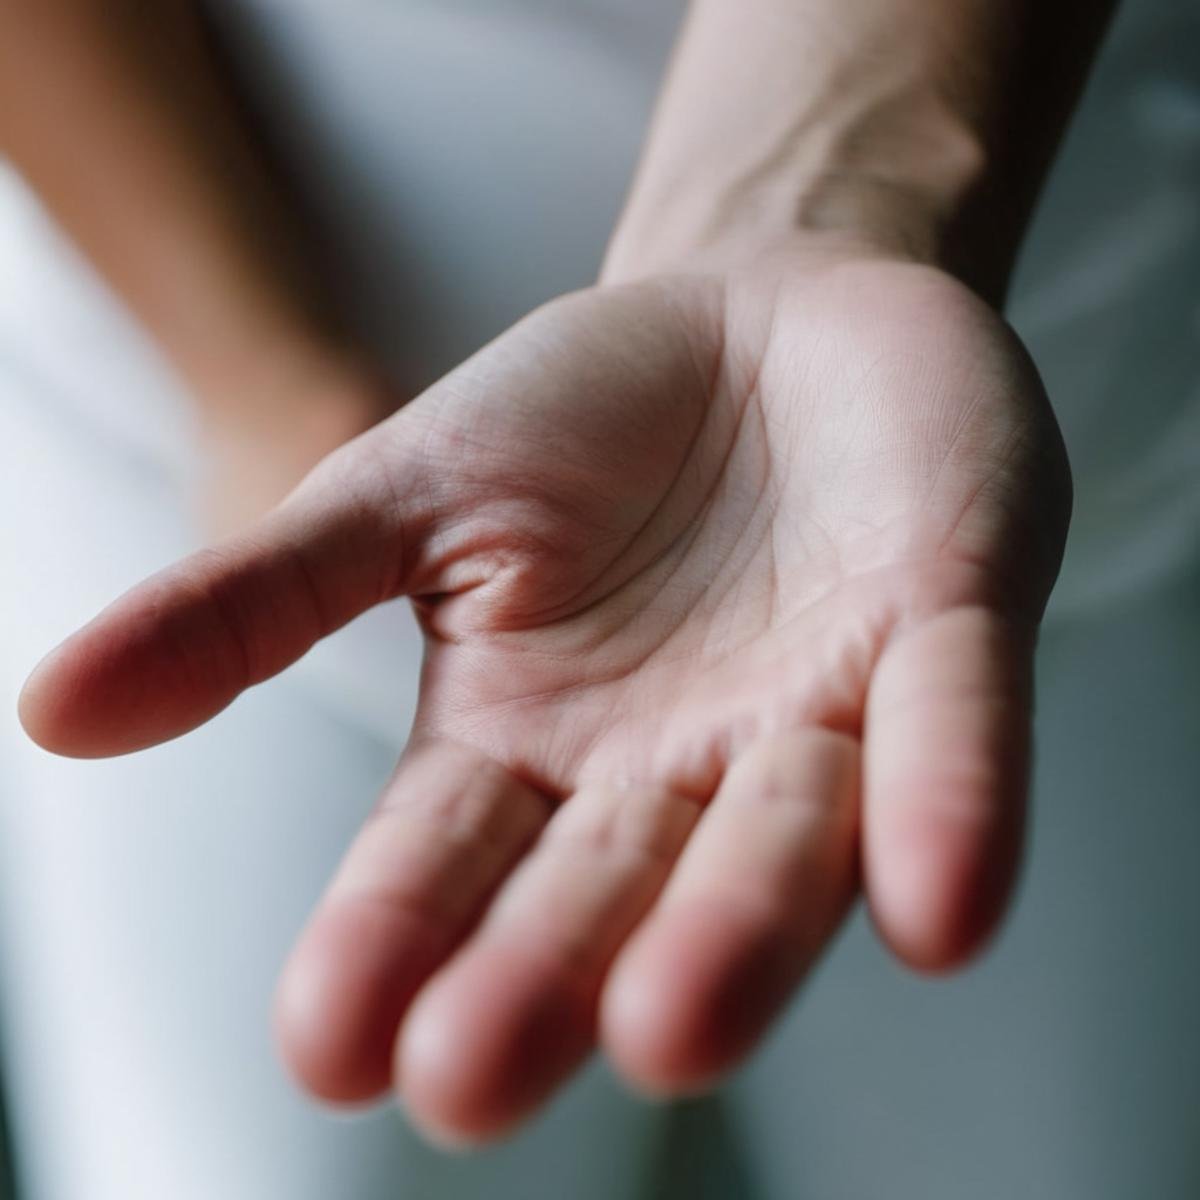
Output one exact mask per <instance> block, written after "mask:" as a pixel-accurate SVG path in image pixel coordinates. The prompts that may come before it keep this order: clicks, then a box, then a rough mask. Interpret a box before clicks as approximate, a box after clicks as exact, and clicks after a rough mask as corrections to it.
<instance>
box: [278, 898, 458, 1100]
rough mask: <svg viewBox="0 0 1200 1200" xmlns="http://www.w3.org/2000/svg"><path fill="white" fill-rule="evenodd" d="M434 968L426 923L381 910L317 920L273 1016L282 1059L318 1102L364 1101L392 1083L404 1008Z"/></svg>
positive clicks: (348, 907) (287, 971)
mask: <svg viewBox="0 0 1200 1200" xmlns="http://www.w3.org/2000/svg"><path fill="white" fill-rule="evenodd" d="M433 962H434V947H433V946H432V945H430V944H429V941H428V938H427V937H426V936H425V933H424V930H423V929H422V928H421V927H420V925H419V923H417V922H415V921H412V920H406V919H405V916H404V914H403V913H400V912H389V911H388V910H387V909H386V908H385V907H384V906H382V905H371V904H366V903H363V904H348V903H342V904H340V905H338V906H336V907H333V908H330V909H328V910H326V911H324V912H320V913H318V915H317V916H316V917H315V918H314V919H313V921H312V923H311V924H310V926H309V927H308V929H307V930H306V931H305V932H304V934H303V936H302V937H301V939H300V941H299V942H298V944H297V946H296V948H295V950H294V951H293V952H292V955H291V957H290V958H289V960H288V962H287V965H286V966H285V968H284V971H283V973H282V975H281V977H280V981H279V985H278V987H277V989H276V994H275V1007H274V1013H273V1019H274V1027H275V1036H276V1041H277V1044H278V1047H279V1051H280V1055H281V1057H282V1059H283V1061H284V1063H285V1064H286V1066H287V1067H288V1070H289V1071H290V1073H291V1074H292V1076H293V1077H294V1078H295V1079H296V1081H297V1082H298V1083H299V1084H300V1085H301V1086H302V1087H303V1088H304V1090H305V1091H307V1092H309V1093H310V1094H311V1095H312V1096H314V1097H316V1098H317V1099H319V1100H322V1101H325V1102H327V1103H330V1104H359V1103H363V1102H367V1101H371V1100H374V1099H377V1098H378V1097H379V1096H380V1095H382V1094H384V1093H385V1092H386V1091H387V1090H388V1088H389V1087H390V1086H391V1082H392V1079H391V1066H392V1064H391V1049H392V1043H393V1041H394V1039H395V1035H396V1030H397V1027H398V1026H399V1024H400V1021H401V1019H402V1017H403V1015H404V1011H405V1009H406V1008H407V1006H408V1004H409V1002H410V1001H411V999H412V997H413V995H414V994H415V992H416V990H417V988H418V987H419V986H420V984H421V982H422V980H423V979H424V978H425V976H426V974H427V973H428V971H429V970H430V969H432V965H433Z"/></svg>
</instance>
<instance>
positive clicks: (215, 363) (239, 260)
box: [0, 0, 382, 507]
mask: <svg viewBox="0 0 1200 1200" xmlns="http://www.w3.org/2000/svg"><path fill="white" fill-rule="evenodd" d="M0 152H3V153H4V154H5V155H6V156H8V157H9V158H10V159H11V160H12V162H13V163H14V164H15V165H16V166H17V168H18V169H19V170H20V171H21V172H22V173H23V174H24V175H25V177H26V178H27V179H28V181H29V182H30V183H31V184H32V186H33V187H34V188H35V189H36V190H37V192H38V193H39V194H40V196H41V197H42V199H43V201H44V202H45V204H46V205H47V206H48V208H49V209H50V210H51V211H52V212H53V214H54V215H55V217H56V218H57V219H58V221H59V222H60V224H61V225H62V226H63V227H64V228H65V229H66V231H67V232H68V233H69V234H70V236H71V237H72V238H73V239H74V240H75V242H76V243H77V244H78V245H79V246H80V247H81V248H82V249H83V250H84V251H85V252H86V254H87V255H88V256H89V257H90V258H91V260H92V261H93V263H94V264H95V265H96V266H97V267H98V268H99V269H100V271H101V272H102V273H103V275H104V276H105V277H106V278H107V280H108V282H109V283H110V284H111V286H112V287H113V288H114V290H115V291H116V292H117V293H118V294H119V295H120V296H121V297H122V298H123V299H124V301H125V302H126V303H127V304H128V306H129V307H130V308H131V310H132V311H133V312H134V313H135V314H136V316H137V317H138V318H139V319H140V321H141V322H142V324H143V325H144V327H145V328H146V329H147V330H149V332H150V333H151V334H152V335H153V337H154V338H155V339H156V341H157V342H158V343H159V345H160V346H161V347H162V348H163V349H164V351H165V352H166V353H167V355H168V357H169V358H170V359H171V360H172V361H173V362H174V364H175V366H176V367H177V368H178V370H179V371H180V372H181V374H182V376H183V377H184V379H185V380H186V382H187V383H188V384H189V386H190V388H191V391H192V393H193V395H194V396H195V398H196V399H197V401H198V403H199V405H200V407H201V412H202V414H203V416H204V418H205V425H206V427H207V428H208V429H209V430H211V431H216V435H217V438H218V440H219V441H220V443H221V445H222V446H223V447H225V448H228V446H229V444H230V443H231V441H233V440H234V432H233V431H237V432H236V438H237V440H239V441H240V440H242V439H243V436H244V440H246V441H247V442H250V443H253V444H254V445H255V446H256V447H257V448H261V450H262V452H263V453H264V454H265V453H268V448H269V453H271V454H278V453H282V452H286V455H288V456H290V457H291V458H292V459H294V460H295V461H294V462H293V461H289V462H287V463H284V464H274V465H270V466H269V465H268V464H266V463H264V462H263V461H262V456H261V455H260V454H259V453H258V452H257V450H255V451H250V450H249V449H248V448H245V447H242V448H240V449H239V451H238V453H240V454H243V456H244V457H245V458H247V459H253V460H255V461H256V463H257V467H258V474H260V475H262V476H268V477H269V476H271V475H272V474H273V473H277V472H278V471H282V473H283V475H285V476H298V475H299V474H302V473H303V470H304V469H306V468H307V466H309V465H311V461H314V460H315V459H316V458H317V457H320V455H321V454H323V453H324V452H326V451H327V450H329V449H332V447H333V446H334V445H336V444H337V443H338V442H339V441H341V440H343V438H344V437H345V436H348V435H349V434H350V433H352V432H357V430H358V429H359V428H362V427H363V426H364V425H366V424H369V423H370V421H371V419H372V418H373V417H374V416H376V415H378V411H377V410H378V409H379V408H380V407H381V406H382V401H381V399H380V398H379V397H378V396H377V395H376V392H375V385H374V384H373V383H372V382H370V381H369V379H368V375H369V373H368V372H366V371H365V370H364V369H363V368H362V367H361V366H360V364H359V363H358V360H357V356H356V354H355V351H354V349H353V347H352V346H351V344H350V342H349V340H348V339H347V338H346V336H345V335H344V333H343V332H342V330H341V329H340V328H339V326H338V323H337V321H336V319H335V317H334V314H332V313H331V312H330V310H329V307H328V306H327V304H326V303H325V301H324V299H323V296H322V288H321V275H320V271H319V269H318V267H317V265H316V263H317V260H318V254H317V252H316V248H315V246H314V245H313V242H312V238H311V236H310V235H309V233H308V231H307V230H306V229H305V228H304V225H303V222H302V220H301V219H300V217H299V215H298V213H297V212H296V210H295V209H294V207H293V205H292V204H291V203H290V202H289V198H288V197H287V195H286V194H285V192H284V189H283V187H282V186H281V183H280V181H279V179H278V178H277V177H276V176H275V175H274V174H273V173H272V171H271V170H270V169H269V167H268V165H267V164H266V161H265V159H264V155H263V153H262V150H261V148H260V146H259V145H257V144H256V142H255V139H254V137H253V135H252V132H251V130H250V129H249V127H248V125H247V123H246V122H245V121H244V119H243V114H242V113H241V111H240V110H239V107H238V104H237V100H236V98H235V96H234V95H233V93H232V91H231V90H230V88H229V86H228V83H227V81H226V79H225V78H224V76H223V74H222V72H221V69H220V63H219V61H218V59H217V57H216V56H215V54H214V52H213V47H212V45H211V43H210V41H209V37H208V31H207V30H206V28H205V26H204V24H203V22H202V19H201V17H200V14H199V12H198V9H197V6H196V5H195V4H194V3H191V2H190V0H162V2H161V3H155V4H148V3H139V2H137V0H104V2H101V0H4V3H3V5H0ZM285 443H288V444H287V445H285ZM245 465H246V468H247V470H246V472H245V473H247V474H252V473H253V472H251V471H250V467H251V465H252V464H251V463H249V462H247V463H246V464H245ZM294 481H295V480H294V478H284V479H271V480H269V483H270V485H271V486H274V487H275V489H276V490H278V489H279V488H282V489H283V490H286V488H287V486H290V483H292V482H294ZM230 486H231V487H232V486H235V485H234V484H233V482H231V483H230ZM276 498H278V497H277V496H264V497H262V502H263V504H265V503H266V502H268V501H269V500H271V499H276ZM260 507H261V505H260Z"/></svg>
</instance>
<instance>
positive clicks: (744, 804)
mask: <svg viewBox="0 0 1200 1200" xmlns="http://www.w3.org/2000/svg"><path fill="white" fill-rule="evenodd" d="M1068 506H1069V485H1068V483H1067V478H1066V469H1065V464H1064V461H1063V458H1062V452H1061V446H1060V443H1059V440H1058V435H1057V431H1056V429H1055V426H1054V422H1053V419H1052V417H1051V415H1050V413H1049V409H1048V407H1047V405H1046V403H1045V399H1044V397H1043V395H1042V393H1041V389H1040V385H1039V384H1038V382H1037V378H1036V375H1035V374H1034V372H1033V370H1032V368H1031V366H1030V365H1029V363H1028V361H1027V359H1026V358H1025V356H1024V354H1023V352H1022V351H1021V349H1020V347H1019V346H1018V344H1017V343H1016V341H1015V339H1014V338H1013V337H1012V335H1011V333H1009V331H1008V330H1007V328H1006V327H1005V326H1004V325H1003V323H1002V322H1001V321H1000V320H999V318H998V317H996V316H995V314H994V313H993V312H992V311H991V310H990V309H989V308H988V307H987V306H986V305H984V304H983V303H982V302H981V301H979V300H978V299H976V298H975V297H974V296H973V295H972V294H971V293H969V292H967V291H966V290H965V289H963V288H961V287H960V286H959V285H958V284H956V283H955V282H953V281H952V280H950V279H949V278H947V277H945V276H943V275H941V274H939V273H937V272H935V271H932V270H930V269H927V268H921V267H916V266H912V265H907V264H900V263H894V262H885V261H882V260H871V259H867V258H857V259H854V258H847V257H830V256H821V257H816V256H813V257H809V258H805V259H801V260H799V261H790V262H787V263H783V264H779V265H776V266H771V267H763V266H758V267H755V268H753V269H748V270H746V271H743V272H741V273H739V274H736V275H733V276H730V277H728V278H722V279H716V278H710V277H684V276H681V277H673V278H663V279H657V280H651V281H648V282H645V283H640V284H636V285H627V286H623V287H613V288H599V289H594V290H591V291H587V292H583V293H579V294H577V295H574V296H569V297H566V298H564V299H562V300H559V301H556V302H555V303H553V304H551V305H549V306H547V307H546V308H544V309H541V310H539V311H538V312H536V313H534V314H533V315H532V316H531V317H529V318H527V319H526V320H525V321H524V322H522V323H521V324H519V325H518V326H516V327H515V328H514V329H513V330H511V331H510V332H509V333H507V334H506V335H505V336H504V337H502V338H500V339H498V340H497V341H496V342H494V343H493V344H491V345H490V346H488V347H485V348H484V350H482V351H481V352H480V353H479V354H477V355H476V356H475V357H474V358H472V359H471V360H469V361H468V362H467V363H465V364H464V365H463V366H462V367H460V368H459V369H458V370H457V371H455V372H453V373H452V374H451V375H450V376H448V377H447V378H445V379H444V380H443V381H441V382H440V383H439V384H437V385H436V386H434V387H433V388H432V389H430V390H429V391H428V392H427V393H425V394H424V395H423V396H422V397H420V398H419V399H418V400H416V401H415V402H413V403H412V404H410V405H409V406H408V407H406V408H405V409H403V410H402V411H401V412H400V413H398V414H397V415H396V416H394V417H392V418H390V419H389V420H388V421H386V422H385V423H384V424H382V425H381V426H379V427H377V428H376V429H375V430H372V431H371V432H369V433H368V434H366V435H364V436H362V437H360V438H358V439H357V440H356V441H354V442H352V443H350V444H349V445H347V446H346V447H344V448H343V449H341V450H340V451H338V452H337V453H335V454H334V455H332V456H331V457H330V458H328V459H326V460H325V461H324V462H323V463H322V464H321V465H320V466H319V467H318V468H317V469H316V470H315V471H314V472H313V473H312V474H311V475H310V476H309V477H308V479H307V480H306V481H305V482H304V484H302V485H301V487H300V488H299V489H297V491H296V492H295V493H293V495H292V496H291V497H290V498H289V499H288V500H287V501H286V502H285V503H284V504H283V505H281V506H280V507H279V508H278V509H276V510H275V512H273V513H272V514H271V515H270V516H268V517H267V518H266V519H265V520H264V521H262V522H261V523H260V524H259V525H258V526H256V527H255V528H254V529H252V530H251V531H250V532H249V533H247V534H245V535H243V536H240V537H237V538H233V539H231V540H229V541H227V542H225V543H223V544H222V545H220V546H219V547H217V548H215V549H212V550H208V551H204V552H202V553H201V554H199V555H196V556H193V557H192V558H190V559H188V560H186V561H184V562H183V563H180V564H178V565H176V566H174V567H172V568H170V569H168V570H167V571H165V572H163V573H161V574H160V575H158V576H156V577H155V578H153V579H152V580H150V581H148V582H146V583H144V584H142V585H141V586H139V587H138V588H136V589H134V590H133V591H132V592H131V593H129V594H128V595H127V596H125V597H124V598H122V599H121V600H120V601H118V602H117V603H116V604H115V605H113V606H112V607H111V608H110V609H108V610H107V611H106V612H105V613H104V614H102V615H101V616H100V617H98V618H97V619H96V621H94V622H93V623H92V624H91V625H89V626H88V627H87V628H86V629H84V630H83V631H81V632H80V633H78V634H76V635H75V636H74V637H73V638H71V639H70V640H69V641H68V642H67V643H65V644H64V646H62V647H60V648H59V649H58V650H57V651H55V652H54V654H53V655H51V657H50V658H49V659H47V660H46V662H45V663H44V664H43V665H42V666H41V667H40V668H39V670H38V672H37V673H36V674H35V676H34V677H33V679H32V680H31V682H30V684H29V685H28V687H27V689H26V693H25V696H24V699H23V707H22V714H23V718H24V720H25V722H26V725H27V727H28V728H29V730H30V732H31V733H32V734H33V736H34V737H35V738H37V739H38V740H39V741H40V742H42V743H43V744H44V745H46V746H48V747H49V748H51V749H56V750H60V751H62V752H65V753H73V754H110V753H119V752H122V751H126V750H131V749H136V748H138V747H141V746H145V745H149V744H152V743H154V742H158V741H161V740H163V739H165V738H167V737H170V736H173V735H175V734H178V733H181V732H183V731H185V730H186V729H189V728H191V727H193V726H194V725H196V724H197V723H199V722H200V721H202V720H204V719H206V718H207V717H209V716H211V715H212V714H213V713H214V712H216V711H218V710H219V709H220V708H221V707H223V706H224V705H225V704H226V703H228V702H229V701H230V700H231V699H232V698H233V697H234V696H235V695H237V693H238V692H240V691H241V690H243V689H244V688H245V687H247V686H249V685H251V684H253V683H255V682H258V681H260V680H262V679H264V678H266V677H268V676H269V675H271V674H274V673H275V672H277V671H278V670H280V669H282V668H283V667H284V666H285V665H287V664H288V663H289V662H291V661H293V660H294V659H295V658H297V657H298V656H299V655H300V654H301V653H303V651H304V650H305V649H307V648H308V646H310V645H311V644H312V643H313V641H315V640H316V639H317V638H319V637H321V636H324V635H325V634H327V633H329V632H331V631H332V630H333V629H335V628H337V627H338V626H339V625H341V624H343V623H344V622H345V621H347V620H349V619H350V618H351V617H353V616H354V615H355V614H356V613H358V612H361V611H363V610H364V609H365V608H367V607H370V606H371V605H373V604H375V603H378V602H380V601H382V600H384V599H386V598H389V597H391V596H395V595H399V594H407V595H409V596H411V597H413V600H414V603H415V605H416V607H417V611H418V614H419V616H420V618H421V621H422V624H423V626H424V628H425V630H426V634H427V654H426V661H425V664H424V667H423V674H422V681H421V699H420V704H419V708H418V712H417V717H416V723H415V727H414V731H413V736H412V738H411V741H410V743H409V746H408V748H407V749H406V751H405V753H404V755H403V756H402V759H401V762H400V764H399V766H398V768H397V771H396V774H395V776H394V778H393V780H392V781H391V783H390V784H389V786H388V788H387V790H386V793H385V795H384V797H383V799H382V802H381V804H380V806H379V808H378V810H377V812H376V814H375V815H374V816H373V817H372V818H371V819H370V820H369V821H368V823H367V824H366V826H365V827H364V829H363V831H362V833H361V834H360V836H359V837H358V839H357V840H356V842H355V844H354V845H353V846H352V848H351V849H350V851H349V853H348V855H347V858H346V860H345V862H344V864H343V866H342V868H341V870H340V871H339V873H338V876H337V878H336V879H335V880H334V882H333V884H332V885H331V887H330V889H329V892H328V894H327V895H326V897H325V898H324V900H323V901H322V903H321V905H320V907H319V909H318V912H317V915H316V916H315V918H314V920H313V922H312V924H311V925H310V927H309V929H308V931H307V932H306V934H305V935H304V937H303V939H302V941H301V943H300V945H299V947H298V948H297V951H296V953H295V955H294V957H293V960H292V962H291V964H290V965H289V968H288V971H287V972H286V974H285V978H284V983H283V987H282V989H281V996H280V1008H279V1021H280V1027H281V1035H282V1039H283V1043H284V1047H285V1051H286V1053H287V1055H288V1057H289V1059H290V1061H291V1062H292V1064H293V1066H294V1068H295V1069H296V1071H297V1073H298V1074H299V1075H300V1076H301V1078H302V1079H303V1080H304V1081H305V1082H306V1083H307V1084H308V1086H310V1087H311V1088H312V1089H313V1090H314V1091H316V1092H318V1093H320V1094H322V1095H325V1096H328V1097H330V1098H333V1099H345V1100H352V1099H360V1098H365V1097H368V1096H371V1095H373V1094H376V1093H377V1092H379V1091H380V1090H382V1089H383V1088H385V1087H386V1086H388V1084H389V1082H391V1083H394V1085H395V1086H396V1088H397V1089H398V1091H399V1093H400V1094H401V1096H402V1097H403V1098H404V1099H405V1101H406V1102H407V1104H408V1105H409V1107H410V1109H411V1111H412V1112H413V1115H414V1116H415V1117H416V1119H417V1120H418V1121H419V1122H421V1123H423V1124H424V1125H426V1126H427V1127H428V1128H430V1129H432V1130H434V1131H435V1132H439V1133H441V1134H443V1135H446V1136H451V1137H471V1138H475V1137H483V1136H488V1135H491V1134H493V1133H496V1132H499V1131H501V1130H503V1129H505V1128H507V1127H508V1126H510V1125H511V1124H512V1123H513V1122H514V1121H515V1120H517V1119H518V1118H519V1117H521V1116H522V1115H524V1114H525V1113H527V1112H528V1111H530V1110H531V1109H532V1108H533V1107H534V1106H536V1104H537V1103H539V1102H540V1101H541V1100H542V1099H543V1098H544V1097H545V1096H546V1095H548V1094H549V1092H550V1091H551V1090H552V1089H553V1087H554V1086H555V1085H556V1084H557V1083H559V1082H560V1081H561V1080H562V1079H563V1078H565V1077H566V1076H567V1075H568V1074H569V1073H570V1072H571V1071H572V1070H573V1069H574V1067H575V1066H576V1065H577V1064H578V1063H579V1062H580V1061H581V1060H582V1059H583V1058H584V1057H585V1056H586V1055H587V1054H588V1053H589V1052H590V1050H591V1049H592V1047H593V1046H594V1044H595V1043H596V1042H597V1040H599V1041H601V1042H602V1043H603V1044H604V1046H605V1048H606V1049H607V1050H608V1052H609V1053H610V1055H611V1056H612V1057H613V1059H614V1061H615V1062H616V1064H617V1065H618V1067H619V1068H620V1069H621V1070H622V1071H623V1072H624V1073H625V1074H626V1075H627V1076H628V1077H629V1078H631V1079H632V1080H633V1081H635V1082H637V1083H639V1084H641V1085H642V1086H644V1087H646V1088H648V1089H650V1090H656V1091H664V1092H671V1091H678V1090H684V1089H690V1088H694V1087H697V1086H703V1085H705V1084H707V1083H708V1082H710V1081H711V1080H712V1079H714V1078H715V1077H716V1076H718V1075H719V1074H720V1073H721V1072H722V1071H723V1070H725V1069H726V1068H728V1067H729V1066H731V1065H733V1064H734V1063H735V1062H736V1061H737V1060H738V1059H739V1058H740V1057H741V1056H742V1055H744V1054H745V1053H746V1052H747V1051H748V1050H749V1048H750V1047H751V1046H752V1045H753V1044H754V1042H755V1041H756V1040H757V1039H758V1037H759V1036H760V1035H761V1033H762V1032H763V1030H764V1028H765V1027H766V1025H767V1023H768V1022H769V1020H770V1019H771V1017H772V1016H773V1015H774V1014H775V1013H776V1012H777V1011H778V1010H779V1008H780V1007H781V1005H782V1004H783V1003H784V1002H785V1000H786V999H787V997H788V996H789V994H790V993H791V991H792V989H793V988H794V987H795V985H796V984H797V982H798V981H799V979H800V978H801V976H802V974H803V973H804V971H805V969H806V968H807V967H808V966H809V965H810V964H811V962H812V961H813V959H814V958H815V957H816V955H817V954H818V953H819V951H820V949H821V948H822V946H823V945H824V944H825V943H826V942H827V940H828V939H829V937H830V936H831V935H832V933H833V932H834V930H835V929H836V927H837V925H838V923H839V922H840V920H841V918H842V916H843V915H844V913H845V912H846V910H847V908H848V907H849V905H850V903H851V902H852V900H853V898H854V895H855V893H856V891H857V889H858V887H859V883H860V879H861V880H862V881H863V882H864V883H865V888H866V892H867V895H868V898H869V901H870V903H871V906H872V910H873V913H874V916H875V919H876V922H877V924H878V925H879V927H880V930H881V932H882V934H883V936H884V937H885V938H886V940H887V941H888V942H889V943H890V944H891V945H892V946H893V948H894V949H895V950H896V951H897V953H898V954H900V955H901V957H902V958H904V959H905V960H906V961H908V962H910V963H912V964H913V965H915V966H918V967H922V968H941V967H946V966H951V965H953V964H955V963H957V962H958V961H960V960H961V959H962V958H964V957H965V956H966V955H967V954H968V953H969V952H970V951H971V950H972V949H974V948H975V947H976V945H977V944H978V943H979V942H980V941H981V939H982V938H983V937H984V936H985V935H986V933H987V932H988V930H989V929H990V927H991V926H992V924H993V922H994V920H995V918H996V916H997V915H998V914H999V911H1000V908H1001V906H1002V904H1003V901H1004V897H1005V894H1006V891H1007V885H1008V882H1009V880H1010V877H1011V874H1012V869H1013V866H1014V863H1015V859H1016V853H1017V848H1018V842H1019V832H1020V824H1021V809H1022V803H1023V797H1024V789H1025V779H1026V772H1027V761H1026V760H1027V742H1028V726H1029V718H1030V704H1029V678H1030V661H1031V655H1032V647H1033V638H1034V633H1035V630H1036V625H1037V620H1038V617H1039V615H1040V612H1041V607H1042V604H1043V603H1044V601H1045V598H1046V595H1047V593H1048V591H1049V588H1050V586H1051V584H1052V581H1053V577H1054V573H1055V571H1056V569H1057V563H1058V557H1059V554H1060V551H1061V542H1062V537H1063V534H1064V531H1065V526H1066V519H1067V510H1068ZM860 849H861V853H860Z"/></svg>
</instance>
